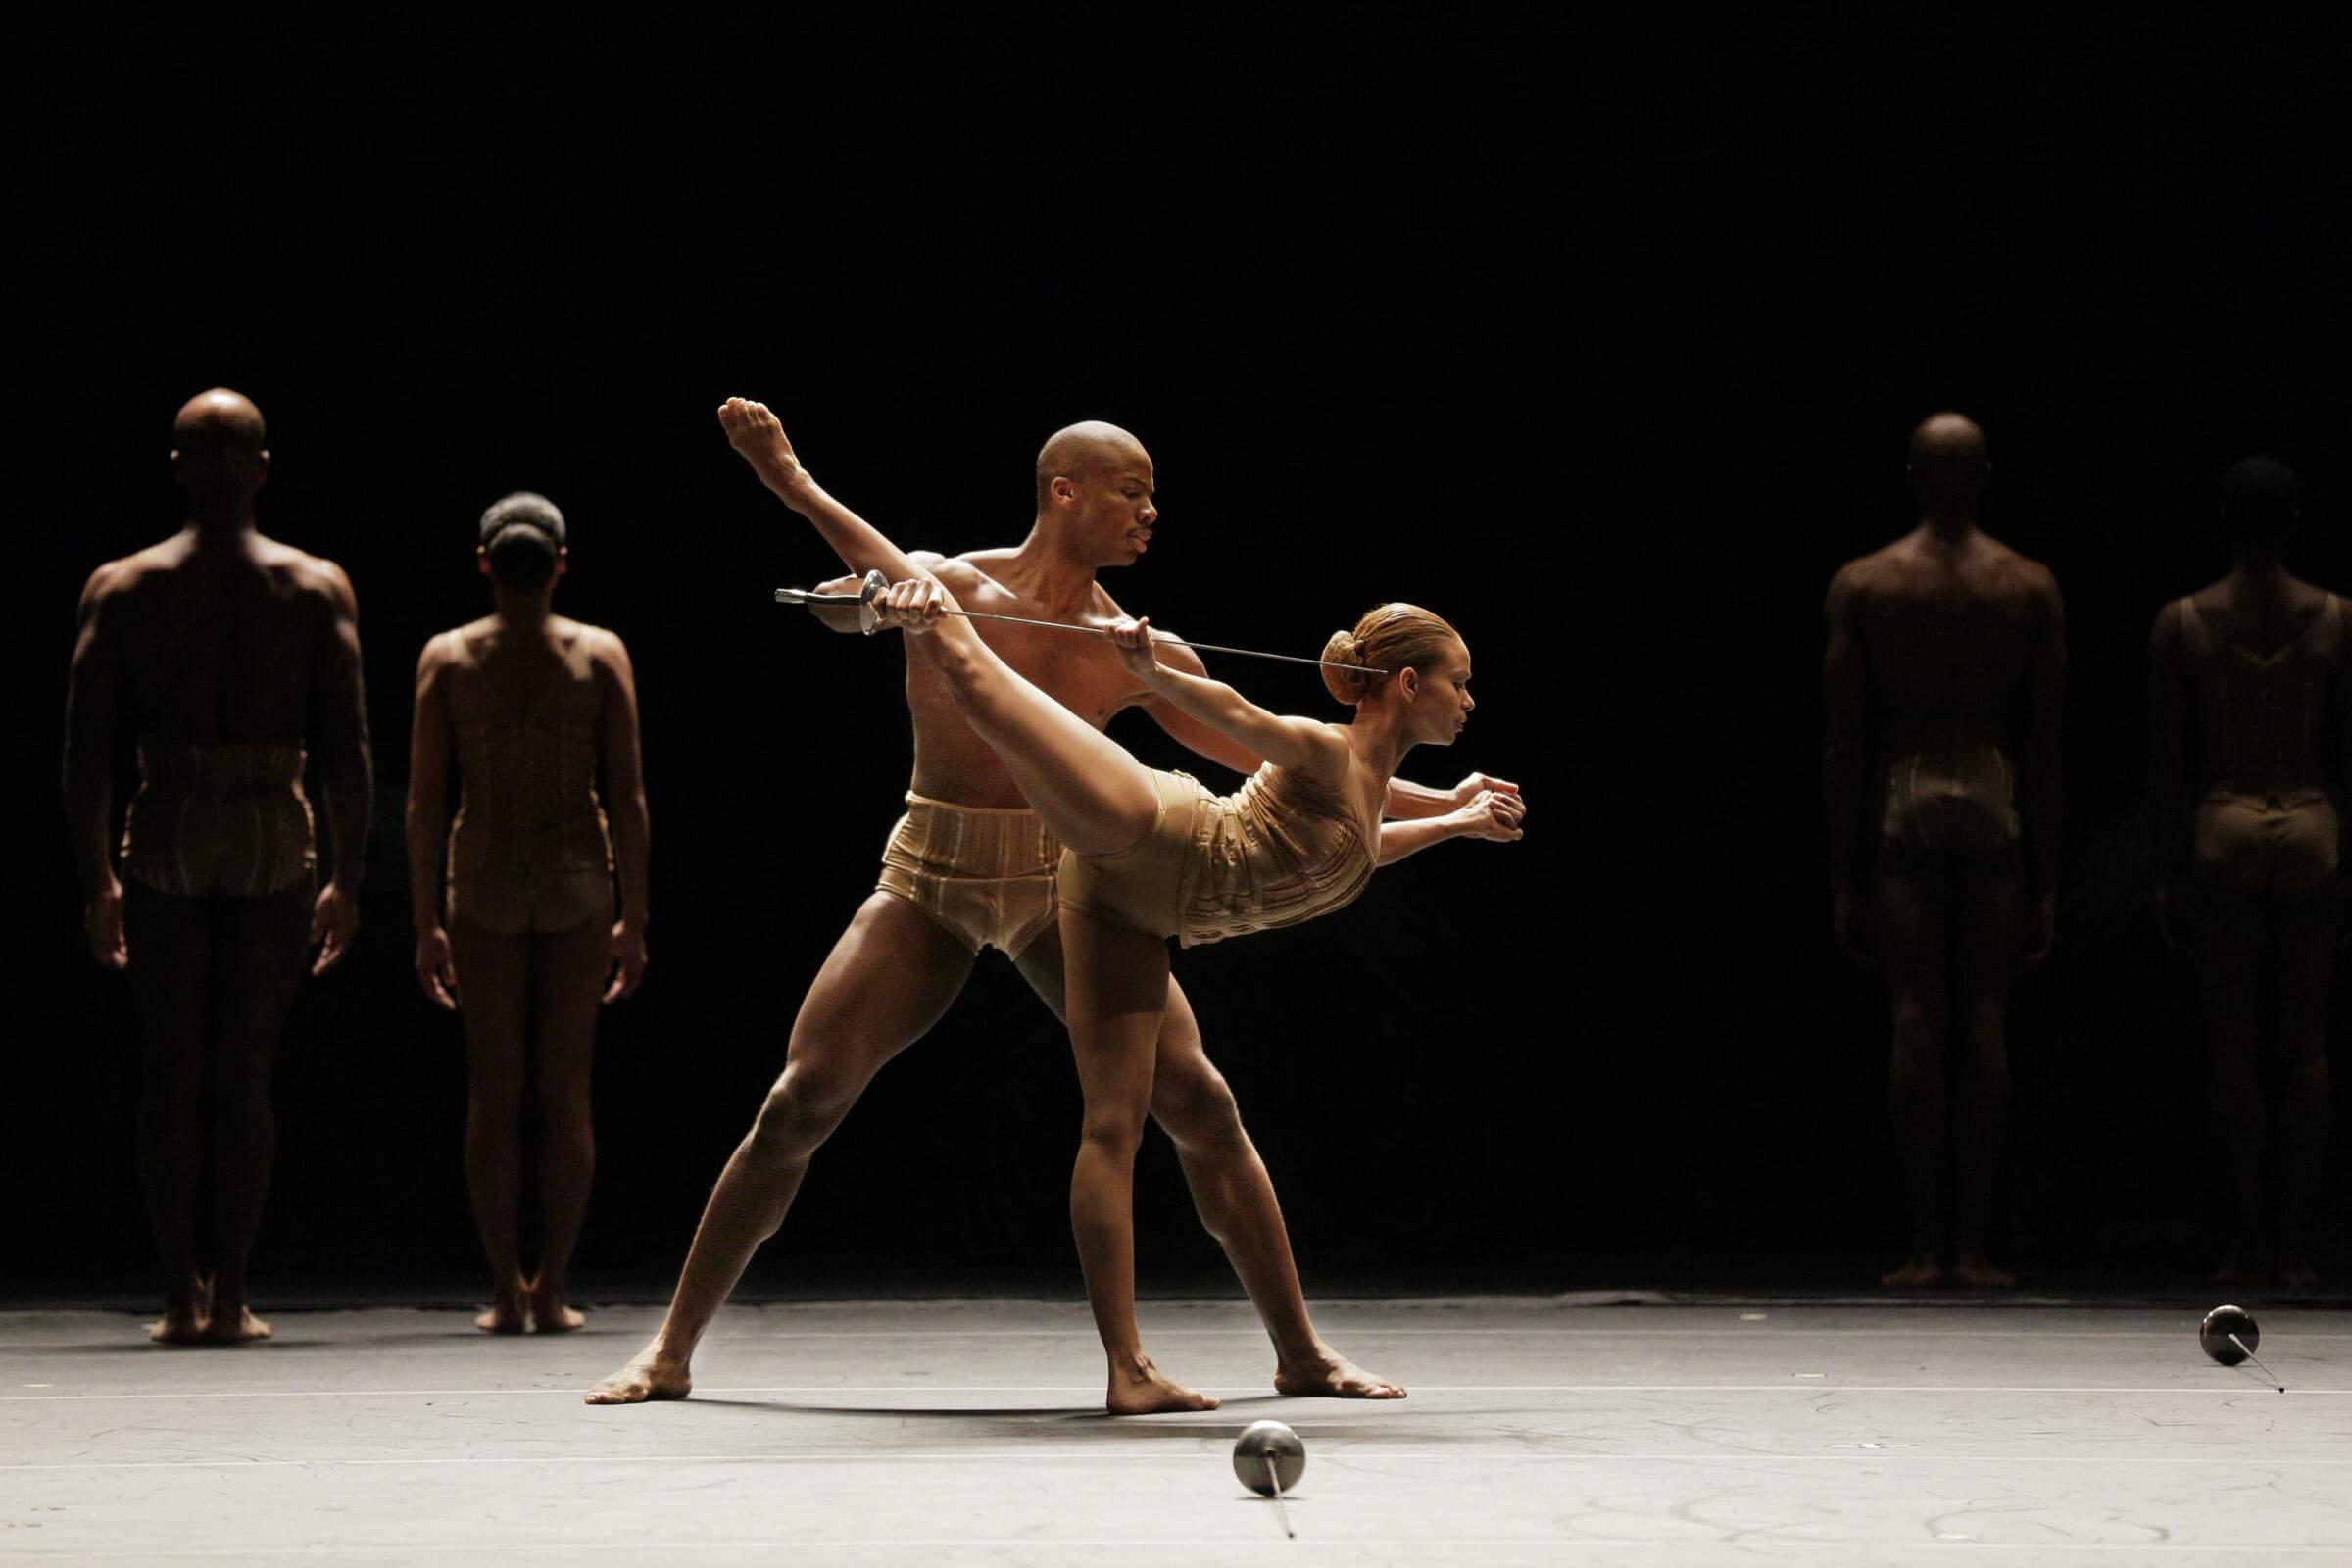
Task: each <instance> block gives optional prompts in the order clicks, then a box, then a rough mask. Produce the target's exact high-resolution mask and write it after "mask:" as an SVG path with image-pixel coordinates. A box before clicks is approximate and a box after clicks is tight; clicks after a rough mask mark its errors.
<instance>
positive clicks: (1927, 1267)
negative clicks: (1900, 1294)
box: [1879, 1257, 1944, 1291]
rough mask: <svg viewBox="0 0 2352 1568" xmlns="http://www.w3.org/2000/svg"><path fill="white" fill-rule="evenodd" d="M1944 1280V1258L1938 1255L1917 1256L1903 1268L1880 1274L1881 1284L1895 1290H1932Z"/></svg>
mask: <svg viewBox="0 0 2352 1568" xmlns="http://www.w3.org/2000/svg"><path fill="white" fill-rule="evenodd" d="M1943 1282H1944V1274H1943V1260H1942V1259H1941V1258H1938V1257H1915V1258H1913V1259H1911V1261H1910V1262H1908V1263H1905V1264H1904V1265H1903V1266H1902V1267H1901V1268H1898V1269H1894V1270H1891V1271H1889V1272H1887V1273H1885V1274H1882V1275H1880V1276H1879V1283H1880V1284H1881V1285H1884V1286H1886V1287H1887V1289H1888V1290H1894V1291H1932V1290H1935V1289H1936V1288H1937V1287H1938V1286H1940V1285H1942V1284H1943Z"/></svg>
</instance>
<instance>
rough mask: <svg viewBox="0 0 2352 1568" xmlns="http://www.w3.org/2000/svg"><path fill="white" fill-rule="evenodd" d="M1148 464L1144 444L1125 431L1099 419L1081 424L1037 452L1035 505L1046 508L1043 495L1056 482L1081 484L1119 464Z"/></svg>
mask: <svg viewBox="0 0 2352 1568" xmlns="http://www.w3.org/2000/svg"><path fill="white" fill-rule="evenodd" d="M1151 463H1152V459H1151V457H1150V456H1149V455H1148V454H1147V453H1146V452H1145V451H1144V444H1143V443H1142V442H1141V441H1138V440H1137V439H1136V438H1135V437H1134V436H1133V435H1131V434H1129V433H1128V432H1127V431H1125V430H1122V429H1120V428H1119V427H1118V426H1117V425H1115V424H1104V423H1103V421H1102V420H1101V419H1085V420H1081V421H1080V422H1079V423H1077V424H1073V425H1068V426H1065V427H1064V428H1062V429H1059V430H1056V431H1054V433H1053V434H1052V435H1050V436H1048V437H1046V444H1045V445H1044V446H1042V447H1040V448H1038V452H1037V504H1038V506H1039V507H1041V508H1042V507H1044V506H1045V504H1046V493H1047V491H1048V490H1049V489H1050V488H1051V487H1052V486H1053V483H1054V480H1056V479H1076V480H1078V481H1079V482H1081V483H1084V482H1085V481H1086V480H1088V479H1091V478H1095V477H1098V476H1100V475H1101V474H1103V472H1104V471H1105V470H1106V469H1110V468H1114V467H1117V466H1119V465H1121V464H1136V465H1141V466H1145V467H1149V466H1151Z"/></svg>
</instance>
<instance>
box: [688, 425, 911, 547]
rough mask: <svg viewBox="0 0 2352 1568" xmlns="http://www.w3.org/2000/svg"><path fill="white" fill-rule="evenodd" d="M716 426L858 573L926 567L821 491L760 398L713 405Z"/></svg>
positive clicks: (779, 496)
mask: <svg viewBox="0 0 2352 1568" xmlns="http://www.w3.org/2000/svg"><path fill="white" fill-rule="evenodd" d="M718 423H719V427H720V428H721V429H723V430H725V431H726V433H727V444H728V445H729V446H732V447H733V448H734V449H735V450H736V451H737V452H738V453H741V454H742V456H743V461H744V462H746V463H748V464H750V465H751V466H752V471H753V472H754V473H757V474H758V475H760V483H761V484H764V485H766V486H767V487H768V489H770V490H772V491H774V492H775V495H776V499H777V500H779V501H781V502H783V503H784V504H785V505H786V506H788V507H790V508H791V509H792V510H793V511H795V512H797V513H799V514H800V515H802V516H804V517H807V518H808V519H809V521H810V522H811V523H813V524H815V526H816V531H817V532H818V533H820V534H822V535H824V539H825V543H827V544H829V545H831V546H832V547H833V553H834V554H835V555H837V556H839V557H840V558H841V564H843V565H845V566H847V567H849V568H850V570H852V571H854V572H856V573H858V575H859V576H863V575H864V574H865V573H867V572H869V571H879V572H880V573H882V575H883V576H885V577H887V578H889V579H890V580H891V581H892V582H907V581H909V580H911V579H914V578H917V577H926V576H929V575H930V573H928V572H926V571H924V570H922V569H921V568H920V567H919V566H917V565H916V564H915V563H914V561H913V559H912V558H911V557H909V556H908V555H907V553H906V552H905V551H903V550H901V549H900V548H899V547H898V546H897V545H894V544H892V543H891V542H890V541H889V540H888V539H886V538H884V537H883V534H882V530H881V529H879V528H877V527H875V526H874V525H873V524H872V523H870V522H868V521H866V520H865V519H864V518H863V517H860V516H859V515H858V514H856V513H855V512H852V511H851V510H850V509H849V508H847V507H845V506H843V505H842V504H841V503H840V502H838V501H836V500H834V499H833V498H832V497H831V496H830V495H827V494H826V493H825V489H824V487H823V486H822V485H820V484H818V483H817V482H816V481H815V480H814V479H813V478H811V477H809V470H808V469H807V468H804V467H802V466H801V460H800V456H799V454H797V453H795V452H794V451H793V450H792V442H791V441H790V440H789V439H788V438H787V437H786V436H785V434H784V426H783V424H782V422H781V421H779V420H778V419H777V418H776V417H775V415H773V414H771V413H770V412H768V407H767V405H766V404H764V403H754V402H751V401H750V400H748V399H745V398H729V399H727V401H726V402H724V403H722V404H720V405H719V406H718Z"/></svg>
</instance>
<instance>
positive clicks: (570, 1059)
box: [530, 916, 613, 1334]
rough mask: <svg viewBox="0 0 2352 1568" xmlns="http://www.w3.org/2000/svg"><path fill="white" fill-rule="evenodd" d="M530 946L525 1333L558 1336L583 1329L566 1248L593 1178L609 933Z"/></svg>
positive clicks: (602, 927) (592, 927)
mask: <svg viewBox="0 0 2352 1568" xmlns="http://www.w3.org/2000/svg"><path fill="white" fill-rule="evenodd" d="M530 945H531V1019H530V1025H531V1084H532V1088H533V1091H534V1098H535V1099H536V1100H537V1102H538V1105H539V1233H540V1256H539V1269H538V1272H537V1273H535V1274H533V1275H532V1276H531V1279H530V1303H531V1327H532V1328H533V1329H535V1330H537V1331H538V1332H539V1333H541V1334H561V1333H567V1332H569V1331H570V1330H573V1329H576V1328H579V1327H580V1326H581V1324H582V1323H583V1321H584V1320H583V1319H582V1318H581V1316H580V1314H579V1312H578V1311H577V1310H576V1309H574V1308H573V1306H572V1305H571V1301H570V1298H569V1294H568V1282H569V1276H570V1269H571V1250H572V1247H573V1246H574V1244H576V1243H577V1242H578V1241H579V1238H580V1222H581V1220H582V1219H583V1218H584V1217H585V1216H586V1214H587V1212H588V1190H589V1187H590V1186H591V1185H592V1184H593V1183H594V1181H595V1179H596V1128H595V1124H594V1121H593V1119H592V1117H591V1112H590V1105H589V1088H590V1080H591V1078H592V1076H593V1067H594V1063H595V1059H596V1018H597V1013H598V1012H599V1010H601V1008H602V1007H603V1005H604V987H605V976H606V974H607V972H608V971H609V970H610V969H611V968H612V964H613V926H612V923H611V922H610V921H608V920H606V919H604V918H603V917H601V916H600V917H599V918H597V919H593V920H590V921H588V922H587V923H585V924H584V925H582V926H580V927H579V928H578V929H577V930H572V931H565V932H561V933H559V934H556V935H552V936H534V937H532V938H530Z"/></svg>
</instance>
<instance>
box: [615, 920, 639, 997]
mask: <svg viewBox="0 0 2352 1568" xmlns="http://www.w3.org/2000/svg"><path fill="white" fill-rule="evenodd" d="M645 965H646V953H645V930H644V928H643V927H642V926H634V925H631V924H629V922H628V921H626V920H615V921H614V922H613V983H612V984H611V985H609V986H607V987H605V1004H606V1005H608V1006H610V1005H613V1003H615V1002H618V1001H619V1000H620V999H621V998H623V997H633V996H635V995H636V994H637V988H638V987H639V986H641V985H643V984H645Z"/></svg>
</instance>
